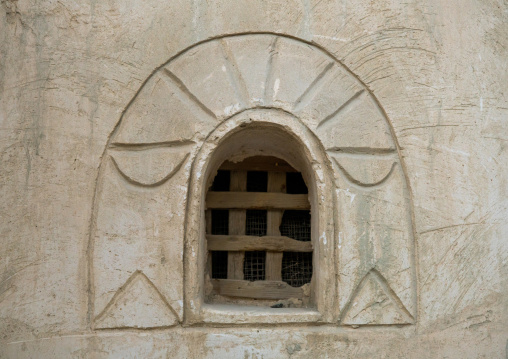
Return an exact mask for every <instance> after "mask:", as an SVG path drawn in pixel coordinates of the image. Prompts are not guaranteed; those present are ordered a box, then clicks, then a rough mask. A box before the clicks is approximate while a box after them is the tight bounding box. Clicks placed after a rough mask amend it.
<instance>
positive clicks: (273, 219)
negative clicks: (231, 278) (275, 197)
mask: <svg viewBox="0 0 508 359" xmlns="http://www.w3.org/2000/svg"><path fill="white" fill-rule="evenodd" d="M268 192H282V193H284V192H286V173H285V172H268ZM283 213H284V211H281V210H268V213H267V218H266V219H267V228H266V231H267V233H266V234H267V235H268V236H280V230H279V227H280V223H281V221H282V214H283ZM266 280H282V253H281V252H270V251H268V252H266Z"/></svg>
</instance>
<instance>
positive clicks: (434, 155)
mask: <svg viewBox="0 0 508 359" xmlns="http://www.w3.org/2000/svg"><path fill="white" fill-rule="evenodd" d="M0 6H1V13H0V16H1V20H0V37H1V42H0V89H1V90H0V91H1V92H0V148H1V155H2V157H1V167H0V183H1V187H0V188H1V190H0V195H1V199H2V200H1V201H0V218H1V221H0V357H2V358H3V357H6V358H10V357H13V358H16V357H20V358H24V357H27V358H30V357H33V358H38V357H49V358H50V357H76V358H81V357H83V358H84V357H92V358H100V357H119V358H124V357H177V358H183V357H195V358H199V357H218V358H227V357H231V358H238V357H253V358H261V357H263V358H271V357H275V358H280V357H295V358H296V357H301V358H306V357H326V356H328V357H344V358H348V357H352V358H374V357H386V358H441V357H448V358H482V357H485V358H505V357H506V356H507V355H508V354H507V348H508V220H507V218H508V193H507V189H508V183H507V178H508V169H507V168H508V161H507V160H508V153H507V151H508V149H507V147H506V145H507V141H508V99H507V95H506V93H507V90H508V85H507V84H508V75H507V74H508V71H507V68H508V65H507V64H508V61H507V58H508V51H507V48H508V7H507V5H506V4H504V3H503V2H501V1H499V2H495V1H482V2H473V1H469V2H465V1H464V2H460V3H454V2H450V1H445V0H435V1H430V0H428V1H412V2H393V1H375V2H366V1H363V2H346V1H313V0H303V1H284V2H275V1H215V2H210V1H202V0H193V1H191V0H189V1H178V2H177V1H172V2H169V1H168V2H161V1H142V2H141V1H130V2H120V1H97V2H95V1H91V2H83V1H77V2H67V1H65V2H55V1H28V0H19V1H12V0H11V1H9V0H6V1H2V2H1V5H0ZM249 32H263V33H271V34H279V35H284V36H286V35H287V36H289V37H291V38H296V39H301V40H303V41H305V42H309V43H315V44H316V45H318V47H319V48H322V49H324V50H326V51H327V52H329V53H330V54H331V55H333V56H334V57H335V58H336V59H337V60H338V61H340V63H342V64H343V65H344V66H346V67H347V68H348V69H350V70H351V71H352V73H353V74H354V77H355V78H357V80H358V81H360V82H362V83H363V84H365V86H366V88H367V89H368V90H369V91H370V93H372V95H373V96H375V97H376V98H377V100H378V101H379V103H380V104H381V105H382V108H383V110H384V111H385V112H386V116H387V117H388V118H389V120H390V123H391V125H392V126H393V131H394V134H395V136H396V139H397V141H398V145H399V146H400V148H399V150H400V151H399V153H400V155H401V160H402V161H403V162H404V166H405V169H406V175H407V179H408V182H409V185H410V186H409V188H408V190H409V191H410V194H411V196H410V197H411V200H412V205H413V209H412V210H411V211H410V212H404V213H411V221H412V223H413V226H414V243H415V254H414V258H415V266H414V267H415V268H414V270H415V273H416V281H414V285H415V292H416V294H417V295H416V296H415V301H416V304H415V306H414V308H410V310H409V311H410V312H411V311H412V310H414V311H415V312H414V313H411V315H412V316H413V317H414V318H415V320H414V324H410V325H404V326H389V325H380V326H365V327H360V328H356V329H355V328H353V327H351V326H343V325H339V324H338V323H335V324H323V325H312V324H311V325H307V324H294V325H293V324H292V325H290V326H281V327H277V326H276V325H274V324H270V325H257V324H256V325H251V326H248V325H246V326H243V327H231V326H228V325H225V326H222V327H214V326H213V325H204V326H192V327H188V326H186V324H185V320H182V318H177V320H175V323H177V322H183V324H179V323H177V324H175V325H174V326H171V327H168V328H159V329H157V328H156V329H111V328H106V329H100V328H97V325H96V324H94V315H95V314H94V311H93V308H91V307H90V305H91V304H90V302H91V301H94V298H93V297H94V296H93V295H91V294H90V293H89V288H90V278H89V276H90V271H89V267H90V265H89V264H90V243H91V242H90V238H91V233H95V232H93V231H95V230H97V229H96V228H95V226H94V225H93V223H91V221H92V219H93V218H94V214H93V212H94V209H93V202H94V196H96V184H97V181H98V178H99V179H100V176H99V168H100V166H101V163H102V161H103V160H104V158H103V155H104V154H105V153H106V152H105V148H106V147H107V146H108V143H109V140H110V136H111V134H112V132H113V130H114V128H115V126H116V124H117V123H118V121H119V119H120V117H121V116H122V113H123V112H124V110H125V109H126V108H127V106H128V104H129V102H130V101H131V100H132V98H133V96H134V95H135V94H136V93H138V91H139V89H140V87H141V85H142V84H143V82H144V81H145V80H146V79H147V78H148V77H149V76H151V74H152V73H153V72H154V71H155V70H156V69H157V68H159V66H161V65H163V64H165V63H166V62H167V61H168V60H169V59H171V58H172V57H173V56H175V55H176V54H178V53H180V52H181V51H182V50H184V49H186V48H188V47H190V46H192V45H193V44H195V43H198V42H200V41H203V40H205V39H208V38H214V37H222V36H223V35H227V34H237V33H249ZM182 131H183V130H182ZM196 141H197V140H196ZM196 151H197V150H196ZM103 171H105V170H104V169H103ZM186 171H190V165H188V166H184V171H182V172H179V174H178V176H177V177H178V178H177V180H180V181H183V183H186V181H188V176H189V173H188V172H186ZM178 191H181V192H182V193H183V192H185V190H184V189H181V187H178V190H177V191H171V193H170V194H167V195H166V197H164V196H162V195H161V196H162V197H161V198H169V199H170V200H169V202H171V201H173V202H171V203H173V206H172V207H171V210H172V211H174V213H176V214H177V215H176V217H174V218H173V217H171V218H172V219H171V221H175V222H174V223H173V222H171V223H170V224H168V227H167V228H165V230H166V231H174V232H173V234H175V236H179V237H178V238H177V239H175V241H176V242H170V243H169V244H168V246H167V247H165V248H166V250H168V251H169V252H171V251H173V252H175V253H176V252H177V251H178V250H179V248H180V249H181V250H182V251H183V248H181V247H183V239H182V236H183V232H184V229H183V227H181V228H180V227H178V223H180V222H178V218H179V217H183V210H184V205H182V204H181V203H180V202H179V201H180V199H179V197H178V196H179V194H182V193H180V192H178ZM343 194H344V193H343ZM348 194H349V192H348ZM182 195H183V194H182ZM348 198H349V197H348ZM160 201H162V200H160ZM92 237H93V235H92ZM171 243H178V244H179V247H178V246H176V247H177V248H174V247H173V246H172V244H171ZM178 255H180V253H177V254H175V258H178ZM179 258H181V255H180V257H179ZM182 261H183V259H182ZM175 268H176V269H174V271H172V272H170V273H172V274H171V275H172V276H174V278H173V277H171V275H170V277H169V279H171V280H173V279H175V278H176V279H178V278H182V272H181V271H182V270H183V262H181V263H180V264H178V265H176V267H175ZM136 269H139V268H132V270H136ZM147 271H149V270H148V269H147ZM148 277H149V279H150V280H151V281H153V282H154V283H155V285H156V286H157V285H158V284H157V280H160V281H161V283H162V282H164V276H162V277H160V278H159V277H157V278H158V279H157V278H156V277H155V275H154V277H151V275H150V273H149V274H148ZM111 278H112V279H111V280H115V279H114V278H113V277H111ZM154 278H156V279H154ZM161 278H162V279H161ZM121 282H122V281H121ZM122 283H123V282H122ZM411 283H413V282H411ZM403 284H404V282H402V284H400V283H399V285H400V286H402V285H403ZM162 286H163V285H162ZM117 287H118V286H117ZM159 287H160V286H159ZM339 287H340V284H339ZM175 288H176V287H175ZM178 288H179V289H175V290H173V287H171V288H169V289H167V292H168V294H167V296H168V297H171V296H172V295H174V296H175V297H174V298H175V299H174V302H170V303H169V304H170V305H171V306H172V308H173V309H174V310H175V311H176V312H177V313H176V316H180V317H182V316H183V311H184V308H183V306H184V304H179V299H178V298H177V296H178V295H179V294H178V293H180V295H182V292H183V290H184V289H183V287H182V286H181V285H180V287H178ZM159 290H160V291H161V292H163V295H166V294H165V292H164V288H162V289H161V288H159ZM409 301H410V300H409V299H408V303H409ZM94 303H95V302H94ZM182 303H183V302H182ZM179 305H180V306H181V307H179ZM341 305H342V304H341ZM406 306H407V305H406ZM152 309H153V308H152ZM339 309H340V308H339ZM339 309H337V311H338V310H339ZM99 310H100V309H99ZM332 311H333V310H332ZM336 314H339V313H336ZM92 328H95V329H92Z"/></svg>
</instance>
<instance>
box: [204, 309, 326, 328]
mask: <svg viewBox="0 0 508 359" xmlns="http://www.w3.org/2000/svg"><path fill="white" fill-rule="evenodd" d="M201 310H202V312H201V313H202V314H201V319H202V320H201V322H202V323H206V324H235V325H242V324H281V323H315V322H319V321H321V319H322V315H321V313H320V312H318V311H317V310H316V309H309V308H266V307H257V306H243V305H232V304H203V306H202V307H201Z"/></svg>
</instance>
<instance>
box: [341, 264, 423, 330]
mask: <svg viewBox="0 0 508 359" xmlns="http://www.w3.org/2000/svg"><path fill="white" fill-rule="evenodd" d="M413 322H414V318H413V317H412V316H411V314H410V313H409V311H408V310H407V309H406V308H405V307H404V305H403V304H402V302H401V301H400V299H399V298H398V297H397V295H396V294H395V293H394V291H393V290H392V289H391V288H390V286H389V285H388V282H387V281H386V279H385V278H384V277H383V276H382V275H381V273H379V272H378V271H377V270H376V269H371V270H370V271H369V272H368V273H367V274H366V275H365V276H364V277H363V279H362V280H361V281H360V283H359V284H358V286H357V288H356V290H355V291H354V292H353V295H352V297H351V299H350V301H349V302H348V304H347V305H346V307H345V308H344V311H343V313H342V315H341V319H340V323H341V324H343V325H389V324H391V325H404V324H412V323H413Z"/></svg>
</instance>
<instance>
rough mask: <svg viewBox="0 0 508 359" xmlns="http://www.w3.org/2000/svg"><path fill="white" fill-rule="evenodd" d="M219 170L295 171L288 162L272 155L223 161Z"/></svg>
mask: <svg viewBox="0 0 508 359" xmlns="http://www.w3.org/2000/svg"><path fill="white" fill-rule="evenodd" d="M219 169H220V170H227V171H231V170H244V171H268V172H296V170H295V169H294V168H293V167H291V165H290V164H289V163H287V162H286V161H284V160H281V159H280V158H277V157H272V156H252V157H248V158H246V159H244V160H243V161H241V162H230V161H226V162H224V163H223V164H222V165H221V166H220V168H219Z"/></svg>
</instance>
